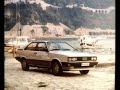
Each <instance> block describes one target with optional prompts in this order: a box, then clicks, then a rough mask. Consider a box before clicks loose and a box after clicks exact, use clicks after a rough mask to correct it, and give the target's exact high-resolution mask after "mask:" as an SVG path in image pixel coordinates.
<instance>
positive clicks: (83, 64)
mask: <svg viewBox="0 0 120 90" xmlns="http://www.w3.org/2000/svg"><path fill="white" fill-rule="evenodd" d="M89 65H90V63H82V64H81V66H89Z"/></svg>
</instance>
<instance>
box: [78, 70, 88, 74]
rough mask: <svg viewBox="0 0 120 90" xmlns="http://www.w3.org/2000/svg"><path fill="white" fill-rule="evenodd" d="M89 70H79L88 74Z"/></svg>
mask: <svg viewBox="0 0 120 90" xmlns="http://www.w3.org/2000/svg"><path fill="white" fill-rule="evenodd" d="M88 72H89V70H81V71H80V73H81V74H88Z"/></svg>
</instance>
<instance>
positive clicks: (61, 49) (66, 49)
mask: <svg viewBox="0 0 120 90" xmlns="http://www.w3.org/2000/svg"><path fill="white" fill-rule="evenodd" d="M61 50H71V49H61Z"/></svg>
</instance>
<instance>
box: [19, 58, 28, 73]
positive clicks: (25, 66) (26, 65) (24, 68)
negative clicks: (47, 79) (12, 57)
mask: <svg viewBox="0 0 120 90" xmlns="http://www.w3.org/2000/svg"><path fill="white" fill-rule="evenodd" d="M21 66H22V69H23V70H24V71H28V70H29V65H28V64H27V62H26V60H25V59H23V60H22V62H21Z"/></svg>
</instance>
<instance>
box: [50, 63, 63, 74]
mask: <svg viewBox="0 0 120 90" xmlns="http://www.w3.org/2000/svg"><path fill="white" fill-rule="evenodd" d="M62 72H63V71H62V67H61V65H60V64H59V63H58V62H53V64H52V73H53V74H54V75H56V76H57V75H60V74H62Z"/></svg>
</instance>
